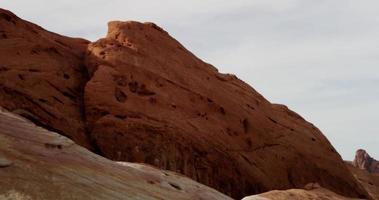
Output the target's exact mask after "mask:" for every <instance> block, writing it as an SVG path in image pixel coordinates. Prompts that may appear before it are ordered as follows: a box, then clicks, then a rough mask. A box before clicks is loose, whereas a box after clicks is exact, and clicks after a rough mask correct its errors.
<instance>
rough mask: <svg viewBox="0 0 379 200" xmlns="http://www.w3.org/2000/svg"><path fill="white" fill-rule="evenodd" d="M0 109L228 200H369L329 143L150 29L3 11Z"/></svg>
mask: <svg viewBox="0 0 379 200" xmlns="http://www.w3.org/2000/svg"><path fill="white" fill-rule="evenodd" d="M0 106H2V107H4V108H5V109H7V110H9V111H11V112H13V113H17V114H20V115H22V116H24V117H26V118H28V119H29V120H31V121H33V122H34V123H36V124H38V125H40V126H43V127H44V128H46V129H48V130H52V131H55V132H57V133H59V134H61V135H64V136H66V137H69V138H70V139H72V140H73V141H75V142H76V143H77V144H80V145H82V146H84V147H86V148H88V149H89V150H91V151H93V152H95V153H97V154H99V155H102V156H105V157H107V158H109V159H112V160H117V161H129V162H143V163H148V164H151V165H154V166H156V167H158V168H161V169H168V170H173V171H177V172H179V173H182V174H184V175H186V176H188V177H190V178H193V179H194V180H197V181H199V182H201V183H203V184H205V185H208V186H211V187H213V188H215V189H217V190H219V191H221V192H223V193H225V194H227V195H230V196H232V197H234V198H241V197H243V196H245V195H251V194H256V193H260V192H265V191H269V190H272V189H288V188H294V187H295V188H296V187H297V188H302V187H303V186H304V185H306V184H307V183H310V182H318V183H319V184H320V185H321V186H322V187H325V188H327V189H329V190H331V191H334V192H336V193H338V194H343V195H346V196H349V197H368V194H367V192H366V191H365V189H364V188H363V187H361V185H360V184H359V183H358V182H357V181H356V180H355V178H354V177H353V175H352V174H351V173H350V171H349V170H348V168H347V166H345V164H344V163H343V161H342V159H341V157H340V155H339V154H338V153H337V152H336V151H335V149H334V148H333V147H332V146H331V144H330V143H329V141H328V140H327V139H326V138H325V137H324V135H323V134H322V133H321V132H320V131H319V130H318V129H317V128H316V127H315V126H313V125H312V124H311V123H309V122H307V121H305V120H304V119H303V118H302V117H300V116H299V115H298V114H296V113H295V112H293V111H291V110H289V109H288V108H287V107H286V106H283V105H278V104H272V103H270V102H269V101H267V100H266V99H265V98H264V97H263V96H261V95H260V94H259V93H258V92H256V91H255V90H254V89H253V88H251V87H250V86H249V85H247V84H246V83H244V82H243V81H241V80H239V79H238V78H237V77H235V76H234V75H230V74H221V73H219V72H218V71H217V69H216V68H215V67H213V66H211V65H210V64H207V63H205V62H203V61H202V60H200V59H198V58H197V57H195V56H194V55H193V54H192V53H191V52H189V51H188V50H186V49H185V48H184V47H183V46H182V45H181V44H180V43H179V42H177V41H176V40H175V39H173V38H172V37H171V36H170V35H169V34H168V33H167V32H165V31H164V30H162V29H161V28H160V27H158V26H157V25H155V24H153V23H139V22H117V21H114V22H110V23H109V24H108V34H107V36H106V37H104V38H102V39H99V40H98V41H96V42H93V43H90V42H89V41H86V40H84V39H75V38H68V37H64V36H61V35H57V34H54V33H51V32H49V31H46V30H44V29H42V28H41V27H39V26H37V25H34V24H31V23H29V22H26V21H24V20H22V19H20V18H18V17H17V16H15V15H14V14H12V13H11V12H9V11H6V10H0Z"/></svg>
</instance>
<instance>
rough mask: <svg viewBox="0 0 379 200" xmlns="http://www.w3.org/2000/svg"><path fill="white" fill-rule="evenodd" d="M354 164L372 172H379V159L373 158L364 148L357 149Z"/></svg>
mask: <svg viewBox="0 0 379 200" xmlns="http://www.w3.org/2000/svg"><path fill="white" fill-rule="evenodd" d="M353 166H354V167H357V168H360V169H364V170H367V171H369V172H371V173H379V161H377V160H375V159H374V158H372V157H371V156H370V155H369V154H368V153H367V152H366V151H365V150H364V149H358V150H357V151H356V153H355V158H354V161H353Z"/></svg>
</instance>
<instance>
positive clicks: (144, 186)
mask: <svg viewBox="0 0 379 200" xmlns="http://www.w3.org/2000/svg"><path fill="white" fill-rule="evenodd" d="M0 157H1V158H2V159H4V158H6V159H7V160H12V161H13V163H12V165H10V166H8V167H6V168H2V167H0V186H1V187H0V199H20V200H45V199H56V200H64V199H67V200H68V199H91V200H92V199H94V200H95V199H99V200H100V199H101V200H103V199H115V200H116V199H117V200H119V199H154V200H155V199H172V200H177V199H198V200H200V199H201V200H204V199H213V200H219V199H225V200H230V199H231V198H229V197H227V196H225V195H223V194H221V193H219V192H217V191H216V190H214V189H211V188H209V187H207V186H204V185H202V184H199V183H197V182H195V181H193V180H191V179H189V178H187V177H184V176H181V175H179V174H177V173H174V172H170V171H163V170H159V169H157V168H154V167H151V166H147V165H143V164H136V163H121V164H119V163H116V162H114V161H111V160H108V159H105V158H103V157H101V156H98V155H95V154H93V153H91V152H89V151H88V150H86V149H84V148H83V147H80V146H78V145H76V144H75V143H74V142H73V141H71V140H70V139H68V138H66V137H64V136H61V135H58V134H57V133H53V132H50V131H47V130H45V129H42V128H40V127H37V126H35V125H34V124H33V123H31V122H29V121H27V120H25V119H22V118H21V117H19V116H16V115H14V114H10V113H7V112H4V111H0Z"/></svg>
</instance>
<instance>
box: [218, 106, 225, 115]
mask: <svg viewBox="0 0 379 200" xmlns="http://www.w3.org/2000/svg"><path fill="white" fill-rule="evenodd" d="M219 111H220V112H221V114H223V115H225V114H226V112H225V109H224V107H220V108H219Z"/></svg>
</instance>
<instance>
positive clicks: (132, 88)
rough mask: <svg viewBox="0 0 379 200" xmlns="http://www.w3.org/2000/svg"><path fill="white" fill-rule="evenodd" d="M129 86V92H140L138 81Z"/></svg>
mask: <svg viewBox="0 0 379 200" xmlns="http://www.w3.org/2000/svg"><path fill="white" fill-rule="evenodd" d="M128 86H129V90H130V91H131V92H133V93H136V92H137V90H138V83H137V82H136V81H133V82H130V83H129V84H128Z"/></svg>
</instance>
